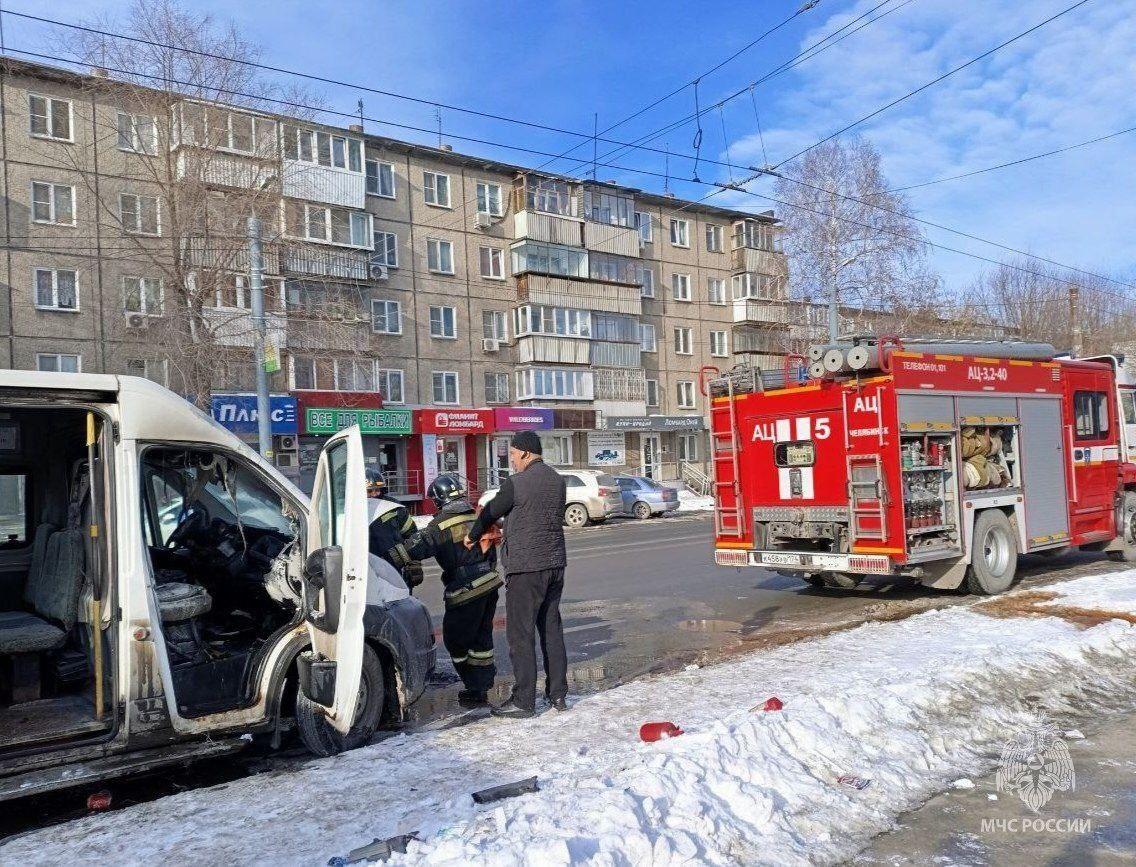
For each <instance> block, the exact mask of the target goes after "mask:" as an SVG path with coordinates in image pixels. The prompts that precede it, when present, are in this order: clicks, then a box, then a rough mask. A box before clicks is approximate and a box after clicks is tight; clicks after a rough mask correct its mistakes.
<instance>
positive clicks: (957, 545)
mask: <svg viewBox="0 0 1136 867" xmlns="http://www.w3.org/2000/svg"><path fill="white" fill-rule="evenodd" d="M810 357H811V359H812V363H811V364H809V365H808V367H807V368H806V367H805V366H804V365H805V363H806V362H805V359H803V358H801V359H800V365H801V366H800V367H797V368H793V367H791V365H787V366H786V369H785V371H784V372H777V373H778V374H780V376H777V377H774V376H771V375H770V372H768V371H766V372H764V373H762V372H760V371H757V370H756V369H752V368H748V367H744V366H743V367H738V368H735V369H734V370H733V371H730V373H728V374H726V375H724V376H722V375H718V376H714V377H713V378H712V379H709V380H708V382H709V390H710V395H711V399H712V403H711V438H712V450H713V464H714V489H715V492H716V494H715V496H716V503H715V510H714V521H715V553H714V561H715V562H716V563H717V564H718V565H721V566H762V567H767V568H771V569H774V570H777V571H780V572H784V573H790V574H795V575H799V576H801V577H802V578H804V579H806V580H807V581H809V582H810V583H813V584H815V585H817V586H843V587H850V586H854V585H855V584H856V583H858V582H859V581H860V580H862V579H863V578H864V577H865V576H893V577H895V576H898V577H905V578H908V579H911V580H913V581H918V582H921V583H923V584H924V585H926V586H929V587H936V588H955V587H959V586H961V585H963V584H964V583H965V585H966V588H967V589H969V590H970V591H971V592H974V593H988V594H991V593H999V592H1001V591H1003V590H1005V589H1006V588H1008V587H1009V586H1010V584H1011V583H1012V582H1013V579H1014V574H1015V571H1016V568H1017V559H1018V555H1019V554H1021V553H1027V552H1028V553H1047V554H1049V553H1057V552H1063V551H1065V550H1068V549H1069V548H1070V547H1072V546H1080V547H1081V548H1087V549H1091V550H1103V551H1107V552H1108V553H1109V556H1111V557H1113V558H1114V559H1118V560H1128V561H1133V560H1136V463H1134V461H1136V404H1134V400H1136V388H1134V387H1133V386H1130V385H1127V384H1124V383H1123V382H1121V381H1120V380H1123V373H1122V370H1121V366H1120V364H1119V363H1118V361H1117V359H1115V358H1113V357H1101V358H1094V359H1081V360H1072V359H1065V358H1057V357H1056V354H1055V352H1054V349H1053V347H1051V346H1049V345H1046V344H1035V343H1023V342H1012V341H984V342H969V341H962V342H960V341H929V340H921V341H899V340H896V339H890V338H882V339H876V338H864V339H858V340H855V341H850V342H848V343H846V344H836V345H831V346H821V347H813V348H812V349H811V350H810ZM798 358H800V357H799V356H798ZM771 380H775V381H771Z"/></svg>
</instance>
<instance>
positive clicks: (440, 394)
mask: <svg viewBox="0 0 1136 867" xmlns="http://www.w3.org/2000/svg"><path fill="white" fill-rule="evenodd" d="M433 384H434V403H448V404H453V403H457V402H458V375H457V374H456V373H454V372H453V371H450V370H435V371H434V383H433Z"/></svg>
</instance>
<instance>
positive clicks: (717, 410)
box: [710, 377, 745, 539]
mask: <svg viewBox="0 0 1136 867" xmlns="http://www.w3.org/2000/svg"><path fill="white" fill-rule="evenodd" d="M726 396H727V398H728V399H727V400H726V402H725V403H714V402H711V404H710V456H711V458H712V460H711V462H710V466H711V469H712V471H713V479H714V535H715V536H736V537H737V538H739V539H740V538H741V537H742V536H744V535H745V524H744V521H745V517H744V515H743V509H742V486H741V469H740V467H739V465H738V417H737V409H736V404H735V401H734V382H733V380H732V379H730V378H729V377H726ZM723 420H725V421H726V422H727V424H728V428H727V429H726V430H721V427H722V425H721V422H722V421H723ZM727 491H729V496H730V498H731V501H732V502H731V503H730V504H729V505H727V504H724V502H723V501H724V500H725V499H726V497H725V493H726V492H727Z"/></svg>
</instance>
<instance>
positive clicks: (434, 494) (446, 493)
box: [426, 473, 465, 509]
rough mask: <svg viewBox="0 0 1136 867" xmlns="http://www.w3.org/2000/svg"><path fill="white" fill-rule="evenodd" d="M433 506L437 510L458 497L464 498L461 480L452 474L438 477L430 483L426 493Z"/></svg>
mask: <svg viewBox="0 0 1136 867" xmlns="http://www.w3.org/2000/svg"><path fill="white" fill-rule="evenodd" d="M426 493H427V495H428V496H429V497H430V499H431V500H433V501H434V505H435V506H437V507H438V508H439V509H440V508H442V506H444V505H446V503H448V502H449V501H450V500H456V499H457V498H458V497H464V496H465V487H464V486H463V485H462V483H461V480H460V479H459V478H458V477H457V476H455V475H453V474H452V473H446V474H445V475H441V476H438V478H436V479H434V481H432V482H431V483H430V487H429V488H428V489H427V491H426Z"/></svg>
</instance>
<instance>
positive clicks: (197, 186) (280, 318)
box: [66, 0, 366, 405]
mask: <svg viewBox="0 0 1136 867" xmlns="http://www.w3.org/2000/svg"><path fill="white" fill-rule="evenodd" d="M93 23H94V24H95V25H96V28H97V29H99V30H104V31H110V32H115V31H117V32H122V33H125V34H128V35H130V36H132V37H135V40H125V39H122V38H118V37H112V36H104V35H102V34H101V33H93V32H88V31H78V32H77V33H75V34H73V35H70V36H68V37H66V38H67V40H68V44H67V48H68V50H69V53H70V54H71V55H73V56H75V57H78V58H80V59H81V60H82V61H83V62H85V63H86V64H89V65H90V67H91V68H92V70H93V71H94V72H95V77H94V78H93V79H90V84H89V87H90V91H91V93H90V105H91V107H92V115H93V124H94V128H95V130H96V133H95V138H96V144H95V148H96V150H97V151H98V152H99V153H103V152H105V151H108V150H109V151H110V153H112V154H121V156H120V157H119V158H118V161H117V165H115V166H114V167H113V168H112V169H111V171H112V172H113V173H114V174H118V175H120V176H121V177H122V181H121V192H119V191H117V190H116V191H115V192H114V193H113V194H108V193H107V192H106V189H105V187H106V186H107V184H106V182H105V178H103V176H105V175H106V174H107V173H108V167H105V166H104V167H100V169H99V172H98V173H96V172H94V171H92V170H91V166H92V165H93V160H92V155H91V154H85V153H82V152H81V149H76V150H74V151H72V152H71V153H72V156H71V157H70V158H71V159H73V160H74V162H75V165H74V166H73V168H74V169H75V170H76V172H77V173H78V174H79V175H80V176H81V177H82V178H83V183H84V184H85V185H87V186H88V188H89V190H90V192H91V194H92V196H93V197H94V198H95V200H96V201H97V207H98V208H99V209H100V211H101V212H102V213H101V214H100V220H101V222H102V224H103V225H104V226H108V227H113V228H112V229H110V231H114V230H117V229H118V227H120V226H121V230H122V235H121V242H119V241H117V240H116V241H115V242H114V243H113V245H108V246H113V247H114V249H115V250H116V255H117V258H119V259H120V260H122V261H124V262H130V263H137V267H136V269H135V270H136V271H138V272H139V273H145V274H148V275H158V276H160V280H161V282H160V284H154V283H147V282H146V281H135V280H132V279H129V278H123V279H124V290H123V291H124V298H123V308H124V314H125V315H124V316H123V319H122V322H121V328H119V329H117V332H118V333H117V334H116V335H114V336H115V337H116V339H118V340H119V341H121V342H124V343H127V344H129V343H131V342H135V343H138V344H144V345H147V346H149V347H151V348H153V347H161V348H162V350H163V354H164V356H165V357H166V359H167V360H168V363H169V365H170V367H171V368H172V371H173V374H174V375H173V376H172V377H171V379H172V380H174V381H172V382H171V385H172V386H173V387H175V388H177V389H178V390H180V391H183V393H185V394H187V395H188V396H190V397H192V398H193V399H195V400H196V401H197V402H198V403H199V404H202V405H204V403H205V402H207V401H208V397H209V394H210V392H211V391H212V390H214V389H216V388H232V387H246V386H247V385H249V384H251V376H252V370H253V368H252V358H251V352H250V349H251V345H252V336H253V335H252V331H253V323H252V319H251V316H250V313H249V307H250V300H249V292H248V279H247V275H248V273H249V260H248V252H247V250H248V246H247V237H248V228H247V226H248V218H249V217H250V216H253V215H256V216H258V217H259V218H260V222H261V225H262V227H263V235H264V241H265V244H264V247H265V264H266V272H267V273H268V274H270V275H279V274H282V272H283V269H282V266H283V265H284V264H285V260H286V259H289V258H290V257H291V255H292V252H293V251H295V252H296V254H297V256H298V257H299V258H303V256H304V255H305V254H304V253H302V252H300V251H301V250H302V249H303V248H304V245H302V244H301V243H300V242H299V241H298V240H297V238H298V237H299V236H302V234H303V232H302V220H303V218H302V213H298V212H297V208H296V205H295V203H294V202H289V201H286V200H285V199H284V198H283V192H282V179H283V168H284V167H283V155H282V154H281V152H280V150H281V148H280V143H281V140H282V138H281V129H285V130H289V129H290V130H292V134H293V138H294V136H295V132H294V127H292V126H291V125H290V122H291V121H292V120H293V119H296V115H297V112H296V111H295V110H294V109H292V108H291V105H292V104H295V103H300V104H305V105H312V104H318V102H319V99H318V97H314V96H312V95H310V94H305V93H303V91H302V90H298V89H287V90H284V89H282V88H280V87H279V86H278V85H277V84H275V83H274V82H272V81H267V80H263V79H262V78H261V77H260V76H259V75H258V72H257V69H256V67H255V66H252V65H250V64H249V63H247V62H241V61H249V62H253V63H255V62H256V61H257V60H258V58H259V57H260V49H259V48H258V47H257V46H255V45H253V44H252V43H250V42H248V41H247V40H246V39H245V38H244V37H243V36H242V35H241V34H240V32H239V31H238V30H237V29H236V27H235V26H234V25H233V24H231V23H220V22H217V21H215V20H213V19H212V18H211V17H210V16H208V15H203V14H201V13H200V12H198V11H197V10H189V9H187V8H184V7H182V6H180V5H179V4H177V3H176V2H173V0H135V2H134V4H133V5H132V6H131V7H130V10H129V12H128V13H127V15H126V17H125V19H124V20H123V21H121V22H115V21H108V20H102V21H97V22H93ZM183 49H188V50H183ZM193 52H199V53H193ZM206 55H208V56H206ZM283 109H287V111H284V110H283ZM283 114H287V115H289V116H290V117H289V118H288V119H287V120H286V119H285V118H283V117H282V116H281V115H283ZM300 114H303V112H300ZM299 119H300V120H303V119H304V118H302V117H301V118H299ZM282 125H284V126H282ZM96 175H98V177H97V176H96ZM99 184H102V187H103V188H102V189H101V190H100V188H99V186H98V185H99ZM96 191H101V193H102V194H101V195H96ZM297 227H299V228H297ZM336 228H337V227H336V226H334V225H333V228H332V232H333V233H334V231H335V230H336ZM307 255H316V254H307ZM324 255H328V256H333V257H334V256H336V255H341V254H335V253H324ZM312 282H314V283H322V282H332V281H328V280H327V278H323V279H322V280H321V279H320V278H316V279H315V280H314V281H312ZM334 282H338V281H334ZM348 282H350V281H348ZM158 285H160V289H159V288H158ZM265 291H266V310H267V313H268V329H269V339H270V342H274V343H275V344H276V345H277V346H279V345H280V344H281V343H282V342H283V334H284V328H285V326H286V322H287V321H288V320H289V319H291V318H292V317H293V316H295V317H297V318H298V319H300V320H301V321H304V322H305V323H306V330H307V332H308V335H309V337H310V338H311V342H313V343H314V344H318V349H319V350H320V351H327V350H333V351H334V350H339V349H342V350H343V351H349V352H361V351H364V350H365V348H366V346H365V340H363V339H362V338H361V337H360V334H361V333H362V331H363V329H362V328H361V327H360V322H361V321H362V317H361V309H360V305H359V304H358V303H355V304H353V305H349V306H351V308H352V309H351V311H347V312H345V305H343V304H340V305H321V304H318V303H304V304H299V305H297V306H296V307H295V308H293V305H291V304H289V300H288V299H287V298H286V297H285V290H284V282H283V279H282V278H280V277H269V278H267V279H266V280H265ZM343 291H345V292H346V293H347V295H348V296H350V295H351V294H352V291H351V289H350V288H347V289H345V290H343ZM305 292H306V293H307V294H309V295H310V294H312V286H311V285H310V284H308V283H305V285H304V286H303V287H302V288H301V287H298V288H297V290H296V291H295V293H293V294H295V295H296V296H297V297H299V295H301V294H303V293H305ZM315 294H316V295H320V296H321V297H322V295H321V292H320V291H318V290H317V291H316V292H315ZM358 294H359V293H358V292H355V293H354V295H355V296H358ZM355 300H356V301H357V300H358V299H357V297H356V299H355ZM316 335H318V337H316ZM110 336H111V335H108V337H110ZM280 384H281V383H276V385H277V386H279V385H280Z"/></svg>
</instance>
